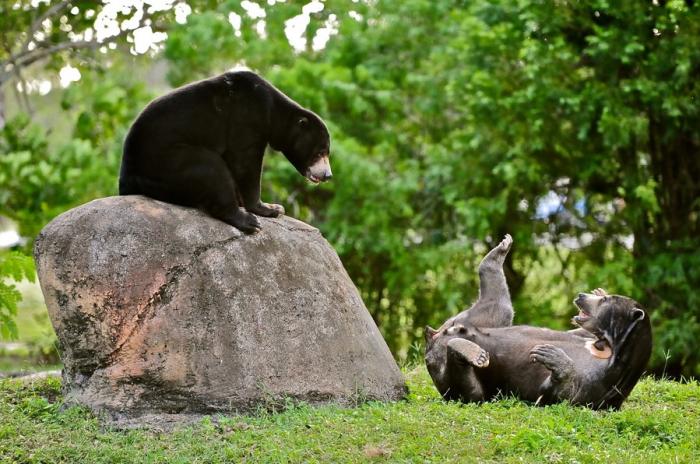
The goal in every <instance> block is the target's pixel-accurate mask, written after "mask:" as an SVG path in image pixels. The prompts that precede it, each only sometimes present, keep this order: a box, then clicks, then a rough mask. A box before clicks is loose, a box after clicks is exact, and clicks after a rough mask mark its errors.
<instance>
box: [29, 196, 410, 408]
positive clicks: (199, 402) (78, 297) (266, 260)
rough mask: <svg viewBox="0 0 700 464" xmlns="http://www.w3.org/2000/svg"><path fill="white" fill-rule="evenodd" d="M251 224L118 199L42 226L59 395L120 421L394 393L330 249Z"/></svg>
mask: <svg viewBox="0 0 700 464" xmlns="http://www.w3.org/2000/svg"><path fill="white" fill-rule="evenodd" d="M261 223H262V231H261V232H260V233H258V234H255V235H248V236H246V235H244V234H242V233H240V232H239V231H238V230H237V229H235V228H233V227H231V226H229V225H227V224H225V223H223V222H220V221H218V220H216V219H213V218H210V217H208V216H206V215H205V214H203V213H201V212H199V211H196V210H193V209H188V208H183V207H178V206H174V205H170V204H167V203H162V202H158V201H155V200H151V199H148V198H145V197H139V196H127V197H110V198H104V199H100V200H95V201H93V202H90V203H88V204H85V205H83V206H80V207H78V208H75V209H73V210H71V211H68V212H66V213H64V214H62V215H61V216H59V217H57V218H56V219H55V220H53V221H52V222H51V223H50V224H48V225H47V226H46V227H45V228H44V229H43V230H42V232H41V234H40V235H39V237H38V239H37V241H36V245H35V249H34V255H35V259H36V262H37V271H38V275H39V281H40V283H41V288H42V290H43V293H44V298H45V300H46V304H47V306H48V309H49V315H50V317H51V321H52V323H53V326H54V328H55V330H56V334H57V335H58V339H59V342H60V348H61V350H60V351H61V355H62V360H63V362H64V371H63V381H64V390H65V395H66V401H67V402H68V403H69V404H70V403H78V404H82V405H86V406H88V407H89V408H91V409H93V410H95V411H104V412H106V413H107V416H108V417H111V418H124V419H128V420H133V418H135V417H139V416H142V415H143V416H146V415H148V416H150V417H152V415H153V414H159V413H162V414H164V415H168V417H170V416H171V415H172V414H184V415H187V414H201V413H205V414H208V413H214V412H243V411H246V410H250V409H251V408H255V407H258V406H259V405H261V404H262V405H263V406H264V405H266V404H269V403H270V402H275V401H279V400H280V399H282V398H293V399H296V400H302V401H306V402H309V403H326V402H338V403H341V404H352V403H354V402H356V401H358V400H362V399H377V400H397V399H400V398H402V397H403V396H404V394H405V384H404V380H403V377H402V375H401V372H400V371H399V369H398V367H397V365H396V363H395V362H394V360H393V358H392V356H391V353H390V352H389V349H388V348H387V345H386V343H385V342H384V340H383V339H382V337H381V335H380V333H379V331H378V329H377V327H376V325H375V324H374V322H373V320H372V318H371V317H370V315H369V313H368V312H367V309H366V308H365V306H364V304H363V302H362V300H361V298H360V295H359V293H358V291H357V289H356V288H355V286H354V285H353V283H352V281H351V280H350V278H349V277H348V275H347V273H346V272H345V269H344V268H343V266H342V264H341V262H340V260H339V258H338V256H337V254H336V253H335V251H334V250H333V248H332V247H331V246H330V245H329V244H328V243H327V242H326V240H325V239H324V238H323V237H322V236H321V234H320V233H319V231H318V230H317V229H315V228H313V227H311V226H309V225H307V224H304V223H303V222H300V221H297V220H295V219H291V218H289V217H280V218H277V219H264V218H261Z"/></svg>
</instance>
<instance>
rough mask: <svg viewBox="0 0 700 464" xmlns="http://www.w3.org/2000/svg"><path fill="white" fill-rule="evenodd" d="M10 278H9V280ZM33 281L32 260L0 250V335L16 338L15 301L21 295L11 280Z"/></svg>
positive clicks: (19, 298)
mask: <svg viewBox="0 0 700 464" xmlns="http://www.w3.org/2000/svg"><path fill="white" fill-rule="evenodd" d="M10 279H11V280H10ZM23 279H27V280H30V281H32V282H33V281H34V261H33V260H32V258H31V257H29V256H24V255H23V254H21V253H18V252H0V336H1V337H3V338H16V337H17V326H16V324H15V321H14V319H15V316H17V303H19V301H20V300H21V299H22V295H21V294H20V292H19V291H18V290H17V287H16V286H15V285H14V283H13V282H12V281H15V282H19V281H21V280H23Z"/></svg>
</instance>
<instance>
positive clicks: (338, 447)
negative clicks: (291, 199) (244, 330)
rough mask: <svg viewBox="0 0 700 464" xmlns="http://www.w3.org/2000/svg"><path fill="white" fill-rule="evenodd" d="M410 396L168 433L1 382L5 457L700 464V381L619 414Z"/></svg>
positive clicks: (640, 391)
mask: <svg viewBox="0 0 700 464" xmlns="http://www.w3.org/2000/svg"><path fill="white" fill-rule="evenodd" d="M407 378H408V382H409V386H410V388H411V394H410V397H409V398H408V400H407V401H402V402H398V403H392V404H379V403H370V404H366V405H363V406H361V407H359V408H357V409H341V408H337V407H331V406H328V407H322V408H311V407H308V406H304V405H301V406H296V407H291V408H290V409H287V410H286V411H284V412H281V413H269V412H261V413H259V414H257V415H252V416H237V417H229V418H224V417H215V418H211V419H209V418H207V419H204V420H203V421H202V422H201V423H199V424H198V425H195V426H192V427H188V428H183V429H180V430H177V431H174V432H171V433H155V432H148V431H143V430H132V431H128V432H121V431H113V430H104V429H102V428H101V427H100V425H99V423H98V421H97V419H95V418H94V417H93V416H92V415H91V414H89V413H88V412H86V411H85V410H83V409H80V408H70V409H67V410H64V411H62V412H61V411H60V409H61V407H60V406H61V397H60V393H59V390H60V384H59V382H58V381H57V380H55V379H53V380H44V381H40V382H36V383H34V384H31V385H22V384H21V383H19V382H18V381H16V380H2V381H0V462H2V463H5V462H8V463H9V462H42V463H59V462H75V463H118V462H124V463H137V462H144V463H160V462H162V463H212V462H269V463H284V462H329V463H330V462H332V463H336V462H436V463H443V462H460V463H462V462H499V463H501V462H582V463H585V462H637V463H638V462H650V463H651V462H653V463H657V462H689V463H690V462H697V459H698V456H700V438H698V437H700V385H698V383H697V382H695V383H689V384H680V383H675V382H669V381H653V380H650V379H647V380H644V381H642V382H641V383H640V384H639V385H638V386H637V388H635V390H634V392H633V393H632V396H631V397H630V399H629V401H628V402H627V403H625V405H624V407H623V409H622V411H619V412H593V411H590V410H587V409H584V408H579V407H571V406H568V405H557V406H553V407H546V408H538V407H533V406H529V405H527V404H524V403H522V402H519V401H515V400H512V399H505V400H501V401H497V402H493V403H488V404H484V405H473V404H472V405H463V404H457V403H445V402H443V401H441V400H440V399H439V397H438V395H437V394H436V392H435V389H434V388H433V386H432V384H431V383H430V379H429V377H428V376H427V374H426V372H425V369H423V368H422V367H420V368H416V369H413V370H411V371H408V372H407Z"/></svg>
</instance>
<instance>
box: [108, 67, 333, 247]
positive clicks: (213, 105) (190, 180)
mask: <svg viewBox="0 0 700 464" xmlns="http://www.w3.org/2000/svg"><path fill="white" fill-rule="evenodd" d="M268 144H269V145H270V146H271V147H272V148H274V149H275V150H279V151H281V152H282V153H284V155H285V156H286V157H287V159H288V160H289V161H290V162H291V163H292V165H294V167H295V168H296V169H297V171H299V172H300V173H301V174H302V175H303V176H305V177H306V178H308V179H309V180H311V181H312V182H314V183H318V182H321V181H326V180H328V179H330V178H331V169H330V164H329V160H328V156H329V147H330V136H329V134H328V129H327V128H326V125H325V124H324V123H323V121H322V120H321V118H319V117H318V116H317V115H316V114H314V113H313V112H311V111H309V110H307V109H305V108H302V107H301V106H300V105H298V104H297V103H296V102H294V101H293V100H291V99H290V98H289V97H287V96H286V95H285V94H283V93H282V92H280V91H279V90H277V89H276V88H275V87H274V86H273V85H272V84H270V83H269V82H267V81H266V80H264V79H263V78H262V77H260V76H258V75H257V74H255V73H253V72H251V71H231V72H227V73H224V74H222V75H220V76H216V77H212V78H210V79H205V80H202V81H199V82H194V83H192V84H189V85H186V86H184V87H180V88H178V89H175V90H173V91H172V92H170V93H169V94H167V95H164V96H162V97H160V98H157V99H155V100H153V101H152V102H151V103H150V104H149V105H148V106H146V108H145V109H144V110H143V111H142V112H141V114H140V115H139V116H138V117H137V118H136V120H135V121H134V123H133V125H132V126H131V129H130V130H129V133H128V134H127V136H126V141H125V142H124V156H123V159H122V166H121V174H120V177H119V194H120V195H137V194H139V195H146V196H149V197H151V198H155V199H157V200H162V201H166V202H169V203H175V204H179V205H184V206H193V207H197V208H200V209H202V210H204V211H206V212H207V213H208V214H210V215H211V216H213V217H215V218H218V219H220V220H222V221H224V222H226V223H228V224H231V225H232V226H234V227H237V228H238V229H240V230H242V231H244V232H246V233H251V232H255V231H257V230H259V229H260V223H259V221H258V220H257V218H256V217H255V216H254V215H253V214H251V213H254V214H257V215H259V216H268V217H275V216H278V215H280V214H284V208H283V207H282V206H280V205H273V204H267V203H263V202H262V201H260V176H261V174H262V161H263V155H264V154H265V148H266V147H267V145H268ZM239 206H240V207H244V208H245V210H246V211H248V212H245V211H243V210H241V209H240V208H239Z"/></svg>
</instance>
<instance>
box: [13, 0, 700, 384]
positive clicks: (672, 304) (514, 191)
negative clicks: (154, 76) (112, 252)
mask: <svg viewBox="0 0 700 464" xmlns="http://www.w3.org/2000/svg"><path fill="white" fill-rule="evenodd" d="M188 3H189V4H190V6H191V7H192V14H191V15H190V16H189V17H188V18H187V22H186V23H185V24H176V23H175V22H173V21H172V11H166V12H162V13H160V14H159V15H157V18H155V17H154V29H156V30H167V33H168V38H167V40H166V42H165V48H164V50H163V52H162V54H161V55H159V57H161V56H162V57H163V58H164V59H165V60H166V61H167V64H168V71H167V78H168V80H169V82H170V84H171V85H180V84H182V83H185V82H188V81H191V80H194V79H198V78H202V77H205V76H208V75H212V74H215V73H218V72H221V71H223V70H225V69H228V68H230V67H232V66H234V65H237V64H245V65H247V66H250V67H251V68H253V69H254V70H256V71H259V72H261V73H262V74H264V75H265V76H266V77H267V78H268V79H269V80H271V81H272V82H273V83H274V84H275V85H277V86H278V87H279V88H280V89H282V90H284V91H285V92H286V93H287V94H289V95H290V96H291V97H292V98H294V99H295V100H297V101H299V102H300V103H301V104H303V105H305V106H308V107H310V108H312V109H314V110H315V111H316V112H317V113H318V114H320V115H321V116H322V117H323V118H324V119H325V120H326V121H327V122H328V123H329V127H330V129H331V132H332V139H333V140H332V152H333V163H334V173H335V176H334V180H333V182H332V183H330V184H328V185H323V186H319V187H313V186H310V185H308V184H307V183H306V182H305V181H304V180H303V179H302V178H300V177H299V176H298V175H297V174H296V172H295V171H294V169H293V168H292V167H291V166H289V165H288V163H286V162H285V160H284V159H283V158H282V157H281V156H279V155H274V156H270V157H268V158H267V160H266V168H265V169H266V173H265V178H264V180H263V190H264V191H263V195H264V198H265V199H266V200H268V201H275V202H280V203H282V204H284V205H285V207H286V208H287V211H288V212H289V214H291V215H293V216H295V217H299V218H300V219H302V220H306V221H310V222H312V223H314V224H315V225H317V226H318V227H320V228H321V230H322V231H323V233H324V235H325V236H326V237H328V239H329V240H330V241H331V243H332V244H333V245H334V246H335V248H336V249H337V250H338V253H339V255H340V257H341V259H342V261H343V263H344V265H345V267H346V268H347V270H348V272H349V274H350V275H351V277H352V278H353V280H354V281H355V282H356V284H357V286H358V288H359V289H360V291H361V293H362V296H363V298H364V301H365V302H366V304H367V307H368V309H369V310H370V312H371V313H372V315H373V317H374V318H375V320H376V321H377V323H378V324H379V326H380V328H381V330H382V333H383V334H384V336H385V338H386V340H387V342H388V343H389V346H390V347H391V349H392V350H393V351H394V353H395V354H397V355H398V356H399V357H404V356H406V354H407V350H408V349H409V347H410V346H415V344H416V342H417V341H418V340H420V339H421V331H422V327H423V326H424V325H426V324H432V325H439V324H440V323H441V322H442V321H444V320H445V319H446V318H447V317H448V316H449V315H452V314H454V313H455V312H457V311H459V310H461V309H462V308H463V307H464V306H465V305H467V304H468V303H469V302H470V301H472V300H473V299H474V298H475V296H476V289H477V285H476V275H475V272H474V271H475V269H476V266H477V264H478V262H479V260H480V258H481V256H482V255H483V253H484V252H485V251H486V250H487V249H488V248H489V247H491V246H493V245H494V244H495V243H496V242H497V241H498V240H500V238H501V237H502V236H503V234H505V233H511V234H512V235H513V236H514V238H515V246H514V249H513V253H512V258H510V259H509V260H508V261H507V262H506V274H507V277H508V279H509V283H510V288H511V292H512V295H513V297H514V299H515V306H516V318H517V322H520V323H533V324H541V325H548V326H552V327H558V328H565V327H567V325H568V320H569V319H570V316H571V313H572V311H573V308H572V307H571V303H570V301H571V299H572V297H573V295H574V294H576V293H577V292H580V291H585V290H587V289H590V288H593V287H606V288H608V289H609V290H610V291H611V292H614V293H620V294H627V295H630V296H632V297H634V298H635V299H637V300H638V301H639V302H640V303H641V305H642V306H643V307H644V308H645V309H648V310H649V312H650V313H651V316H652V320H653V322H654V328H655V351H654V358H653V361H652V368H653V370H654V371H655V372H657V373H661V372H665V373H667V374H671V375H674V376H680V375H698V373H699V372H700V301H698V296H697V295H696V291H695V290H696V289H697V288H698V286H699V284H700V275H699V272H698V271H697V270H698V269H700V267H699V264H700V251H699V250H700V239H699V238H698V237H700V230H699V228H700V227H699V218H700V201H698V198H700V182H699V181H698V179H700V157H699V156H698V152H699V151H700V135H699V134H700V133H698V131H697V127H699V126H700V107H699V106H698V100H697V95H698V94H699V90H700V79H698V78H697V77H698V70H699V69H700V48H698V47H697V43H698V38H700V5H698V4H696V2H679V1H673V2H637V1H632V0H625V1H621V2H617V3H614V4H613V3H611V2H607V1H603V0H600V1H597V0H596V1H593V2H584V3H581V2H564V3H561V2H560V3H556V4H555V5H554V4H552V3H550V2H539V1H534V0H523V1H519V2H512V1H506V0H502V1H501V0H497V1H492V0H488V1H487V0H478V1H471V2H466V3H465V2H450V1H440V2H436V1H430V0H384V1H382V2H376V3H371V4H368V3H366V2H354V1H352V0H347V1H346V0H336V1H328V2H325V3H324V8H323V9H322V10H321V11H316V12H310V11H309V10H308V8H306V7H305V4H306V3H307V2H284V3H279V2H262V1H260V2H254V3H256V4H257V5H258V7H259V8H260V10H261V11H262V12H263V14H261V15H259V16H258V17H255V18H254V17H251V16H250V15H249V14H248V13H247V12H246V10H245V8H243V5H242V4H241V2H237V1H215V0H198V1H191V2H188ZM41 8H44V7H43V6H42V7H41ZM81 11H82V10H81ZM130 11H131V10H130ZM12 14H15V13H12ZM17 14H19V13H17ZM232 14H235V15H238V17H240V27H239V28H238V30H234V27H233V26H232V25H231V23H230V19H231V18H233V17H234V16H232ZM299 15H304V16H306V17H308V20H309V24H308V26H307V28H306V30H305V32H304V33H303V38H304V39H305V40H306V42H305V45H304V46H302V47H299V46H297V47H296V48H295V47H294V46H293V45H292V44H290V43H289V41H288V38H287V36H286V33H285V31H286V30H287V28H288V26H289V24H290V20H294V19H295V18H297V19H298V17H299ZM78 16H80V15H78ZM156 19H157V21H156ZM22 21H24V22H22ZM28 21H29V20H28V19H27V18H24V19H21V20H17V24H18V25H25V26H26V24H28ZM76 21H78V20H77V19H76ZM329 25H332V28H333V29H334V30H335V31H336V32H335V33H334V34H333V35H332V36H331V38H330V40H329V41H328V42H327V44H326V45H325V47H322V48H319V47H316V48H314V46H313V44H314V38H316V39H318V37H316V35H317V34H321V32H323V31H324V28H326V27H328V26H329ZM165 26H167V27H165ZM8 27H10V28H11V29H12V31H13V32H12V33H13V34H16V35H17V37H19V38H20V39H22V38H25V36H26V32H23V31H22V30H20V29H21V28H20V27H17V28H15V27H14V26H11V25H10V24H9V23H8ZM81 27H82V26H81ZM127 36H128V34H127ZM8 37H10V36H9V35H8ZM86 56H90V57H92V59H83V60H79V61H76V64H75V65H76V66H79V67H80V69H81V72H82V74H83V79H81V81H80V82H79V83H77V84H74V85H73V86H72V87H70V88H69V89H68V90H67V91H66V92H65V95H63V96H62V101H63V105H64V108H65V109H66V110H67V111H68V114H67V116H66V117H67V118H69V119H70V121H71V127H74V131H73V134H71V135H72V138H71V139H70V140H68V141H66V140H62V141H60V143H59V142H58V141H57V140H56V139H57V137H52V136H48V135H47V133H46V132H47V131H46V130H43V128H42V129H37V126H36V125H31V124H27V121H26V120H24V121H22V119H18V120H16V121H11V122H10V123H8V125H7V126H6V127H7V129H6V130H4V136H3V138H2V139H0V144H3V145H2V147H0V148H2V150H0V153H2V155H0V176H4V177H0V178H1V179H4V182H3V186H4V185H5V182H6V183H7V185H8V186H9V189H8V190H7V191H5V190H4V189H3V191H0V196H2V199H3V200H4V201H0V205H5V204H7V205H10V206H8V207H5V208H4V209H3V210H2V211H0V214H5V215H9V216H11V217H13V218H15V219H17V220H18V221H19V223H20V225H21V227H22V228H23V234H25V235H29V236H33V234H34V233H36V231H37V230H38V228H39V227H40V226H41V225H42V224H43V223H44V222H46V220H48V219H49V218H51V217H53V216H54V215H55V214H57V213H59V212H60V211H62V210H64V209H66V208H68V207H70V206H72V205H75V204H77V203H79V202H83V201H86V200H87V199H90V198H94V197H95V196H100V195H106V194H110V193H113V192H114V188H115V186H116V178H117V172H118V162H119V161H118V160H119V149H120V144H121V140H122V137H123V134H124V132H125V130H126V128H127V127H128V124H129V122H130V120H131V118H133V116H134V115H135V114H136V111H138V110H139V109H140V108H141V107H142V106H143V104H144V103H145V101H146V100H147V95H146V94H145V91H144V88H145V87H144V86H143V85H139V84H137V83H136V82H138V81H139V79H137V78H134V77H133V75H134V74H133V73H134V70H137V69H143V68H144V67H145V66H146V64H144V62H143V61H137V60H134V59H132V58H127V57H125V55H124V54H122V53H120V50H119V49H117V51H115V52H114V53H110V54H109V55H106V56H105V57H104V58H97V59H95V58H94V56H93V55H86ZM0 57H1V56H0ZM57 59H59V58H57ZM66 59H67V58H66V57H65V56H62V55H61V56H60V60H62V61H61V62H64V61H65V60H66ZM103 62H104V63H103ZM105 69H107V72H105ZM25 178H26V179H28V181H27V182H24V180H20V179H25ZM40 186H41V188H40ZM61 186H64V187H63V188H61ZM547 201H549V202H550V209H549V210H547V208H545V206H546V204H547ZM552 201H553V203H552ZM8 211H9V212H8Z"/></svg>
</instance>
